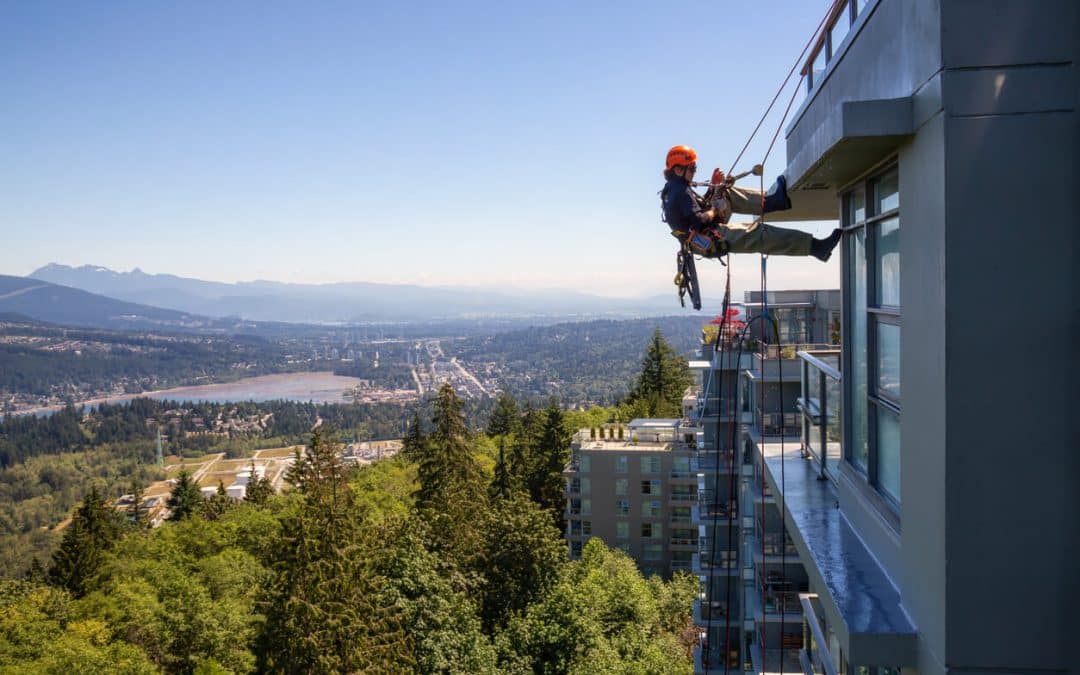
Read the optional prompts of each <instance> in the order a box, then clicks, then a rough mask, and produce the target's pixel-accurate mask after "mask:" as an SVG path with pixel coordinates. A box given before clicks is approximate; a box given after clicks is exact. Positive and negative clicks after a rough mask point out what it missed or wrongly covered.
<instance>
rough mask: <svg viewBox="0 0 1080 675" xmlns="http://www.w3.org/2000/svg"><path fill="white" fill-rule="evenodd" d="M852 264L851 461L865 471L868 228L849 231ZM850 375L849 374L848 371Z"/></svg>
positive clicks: (848, 299)
mask: <svg viewBox="0 0 1080 675" xmlns="http://www.w3.org/2000/svg"><path fill="white" fill-rule="evenodd" d="M848 247H849V248H848V254H849V256H850V258H849V259H850V261H851V264H850V266H849V269H850V276H849V278H848V289H849V291H850V292H849V293H848V294H847V302H848V303H850V304H849V305H848V311H849V312H850V316H851V338H850V340H849V341H848V349H850V350H851V374H850V377H851V379H850V382H851V384H850V385H849V386H850V387H851V461H852V463H854V464H855V466H857V467H859V468H860V469H862V470H863V471H866V470H867V467H868V458H869V453H868V445H867V438H866V436H867V421H866V415H867V403H866V394H867V391H866V384H867V382H866V230H864V229H859V230H855V231H854V232H851V233H850V234H849V235H848ZM844 378H845V379H847V378H848V374H847V373H845V374H844Z"/></svg>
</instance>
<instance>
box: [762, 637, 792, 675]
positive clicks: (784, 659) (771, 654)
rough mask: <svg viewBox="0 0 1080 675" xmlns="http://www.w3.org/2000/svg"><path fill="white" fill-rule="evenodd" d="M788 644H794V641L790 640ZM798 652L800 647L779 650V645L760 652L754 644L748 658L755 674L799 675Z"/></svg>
mask: <svg viewBox="0 0 1080 675" xmlns="http://www.w3.org/2000/svg"><path fill="white" fill-rule="evenodd" d="M800 642H801V638H800ZM790 644H794V640H791V641H790ZM800 652H801V647H798V648H796V647H785V648H780V647H779V645H777V647H770V648H769V649H765V650H762V649H761V646H760V645H758V644H756V643H755V644H753V645H751V647H750V658H751V660H752V661H753V664H754V672H757V673H763V672H764V673H801V672H803V669H802V662H801V661H800V660H799V654H800ZM763 658H764V661H763V660H762V659H763Z"/></svg>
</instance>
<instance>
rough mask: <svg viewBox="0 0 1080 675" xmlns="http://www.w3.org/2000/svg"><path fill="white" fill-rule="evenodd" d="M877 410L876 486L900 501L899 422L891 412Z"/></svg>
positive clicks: (881, 409) (880, 408)
mask: <svg viewBox="0 0 1080 675" xmlns="http://www.w3.org/2000/svg"><path fill="white" fill-rule="evenodd" d="M875 407H876V408H877V457H878V463H877V467H878V469H877V474H878V486H879V487H880V488H881V489H882V490H883V491H884V492H886V493H888V494H889V495H890V496H891V497H892V498H893V499H895V500H896V501H898V502H899V501H900V420H899V419H898V418H897V416H896V415H895V414H893V412H892V411H891V410H888V409H886V408H884V407H882V406H875Z"/></svg>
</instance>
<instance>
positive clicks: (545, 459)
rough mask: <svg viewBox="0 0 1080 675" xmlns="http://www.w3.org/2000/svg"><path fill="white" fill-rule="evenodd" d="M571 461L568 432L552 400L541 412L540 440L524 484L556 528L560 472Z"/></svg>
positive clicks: (559, 517) (560, 502)
mask: <svg viewBox="0 0 1080 675" xmlns="http://www.w3.org/2000/svg"><path fill="white" fill-rule="evenodd" d="M569 459H570V432H569V431H568V430H567V429H566V424H565V418H564V416H563V411H562V408H560V407H559V403H558V401H556V400H555V399H554V398H552V399H551V400H550V401H549V403H548V406H547V408H545V409H544V413H543V425H542V426H541V428H540V438H539V440H538V442H537V445H536V451H535V452H534V454H533V462H532V467H531V471H530V472H529V477H528V481H527V483H526V484H527V486H528V488H529V496H530V497H532V499H533V501H534V502H536V503H537V504H538V505H539V506H540V507H541V508H544V509H549V510H550V511H551V512H552V514H553V516H554V518H555V523H556V525H558V526H560V527H561V526H562V524H563V505H564V504H565V495H564V491H563V487H564V479H563V475H562V472H563V469H564V468H565V466H566V463H567V462H568V461H569Z"/></svg>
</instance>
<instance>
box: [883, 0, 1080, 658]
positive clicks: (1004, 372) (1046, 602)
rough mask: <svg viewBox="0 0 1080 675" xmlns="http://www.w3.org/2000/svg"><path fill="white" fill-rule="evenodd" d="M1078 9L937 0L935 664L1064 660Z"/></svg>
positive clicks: (1070, 527) (1068, 639) (1045, 1)
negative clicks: (940, 453)
mask: <svg viewBox="0 0 1080 675" xmlns="http://www.w3.org/2000/svg"><path fill="white" fill-rule="evenodd" d="M1078 20H1080V12H1078V3H1076V2H1075V1H1074V0H1040V1H1039V2H1030V1H1028V0H1010V1H1005V0H998V1H996V2H992V3H986V2H974V0H943V1H942V30H943V45H944V47H943V54H944V61H945V67H946V72H945V75H944V79H943V85H942V96H943V101H944V105H945V108H946V111H947V118H946V120H947V121H946V130H945V133H946V146H945V148H946V149H945V152H946V158H947V161H946V175H945V185H946V211H945V215H946V228H945V232H946V235H945V268H946V270H947V272H948V274H947V277H946V282H947V283H946V296H947V298H946V303H947V307H948V311H947V312H946V341H947V342H946V350H947V354H948V360H947V362H946V380H947V381H946V387H947V390H946V398H947V401H948V411H947V429H946V432H947V437H948V447H947V450H946V462H947V466H946V485H947V495H948V496H947V504H946V519H947V528H948V538H947V540H946V545H947V551H946V554H947V560H948V568H947V596H946V597H947V615H946V617H947V618H946V625H947V631H946V632H947V635H948V643H947V651H946V659H947V662H948V663H949V665H950V666H951V667H953V668H956V669H967V668H970V669H990V668H1003V669H1006V670H1010V671H1022V670H1029V669H1051V670H1057V669H1060V670H1066V669H1070V668H1073V667H1075V663H1076V660H1077V659H1076V652H1075V650H1070V649H1068V647H1070V646H1071V643H1072V642H1074V641H1075V631H1076V629H1077V621H1076V619H1072V618H1070V617H1074V616H1076V615H1077V613H1076V611H1075V610H1076V606H1075V605H1071V604H1070V602H1069V600H1070V598H1069V597H1068V595H1067V592H1066V591H1067V589H1068V588H1069V586H1070V585H1074V584H1075V579H1074V578H1075V576H1076V573H1077V570H1080V563H1078V561H1077V560H1076V559H1075V558H1070V557H1067V555H1066V549H1067V546H1066V545H1065V542H1066V541H1069V540H1070V535H1075V531H1076V513H1077V512H1078V508H1077V506H1076V499H1077V492H1076V487H1077V474H1076V473H1075V472H1068V471H1062V470H1061V467H1065V466H1069V465H1070V463H1071V462H1072V461H1073V460H1072V455H1074V454H1075V453H1076V448H1077V445H1078V443H1077V440H1076V433H1075V432H1076V430H1075V428H1074V426H1075V425H1072V424H1070V420H1071V418H1072V417H1073V416H1074V415H1075V405H1076V400H1075V395H1073V394H1071V393H1070V392H1071V391H1072V386H1071V384H1072V383H1071V382H1070V376H1069V366H1068V365H1067V364H1072V363H1074V360H1075V352H1076V350H1077V346H1078V344H1080V342H1078V341H1077V340H1076V317H1077V313H1076V311H1075V309H1076V306H1077V297H1076V296H1077V283H1076V276H1075V257H1074V256H1075V251H1076V248H1077V237H1078V228H1080V225H1078V222H1080V213H1078V211H1077V207H1076V203H1075V200H1076V196H1077V187H1078V185H1080V175H1078V173H1077V167H1076V163H1077V162H1076V154H1075V148H1076V145H1077V124H1078V122H1077V113H1076V96H1077V94H1076V92H1077V91H1078V90H1080V79H1078V78H1077V70H1076V63H1075V61H1073V59H1074V54H1075V51H1076V44H1077V41H1080V30H1078V27H1077V22H1078ZM989 36H993V38H994V39H987V38H988V37H989ZM906 264H907V261H906V260H905V265H906ZM905 274H906V270H905ZM1022 304H1026V305H1027V306H1028V307H1029V308H1030V309H1031V310H1032V314H1031V316H1030V317H1029V318H1030V321H1031V328H1030V329H1027V330H1015V329H1013V328H1011V327H1007V326H1009V322H1008V321H1006V320H1003V318H1002V317H1001V315H1002V312H1008V311H1009V308H1012V307H1017V306H1020V305H1022ZM1070 308H1071V309H1072V311H1070ZM905 309H906V308H905ZM906 318H907V315H906V313H905V320H906ZM1000 334H1004V335H1005V336H1007V337H1005V338H1004V340H1003V341H1006V342H1007V343H1008V348H1007V349H1002V347H1001V345H1000V344H999V340H998V339H995V336H996V335H1000ZM906 337H907V333H905V339H906ZM1011 355H1023V360H1024V363H1023V366H1022V367H1018V366H1017V365H1016V364H1015V359H1014V357H1013V356H1011ZM987 363H994V364H999V366H1000V367H998V368H993V369H988V368H986V364H987ZM905 375H906V371H905ZM905 387H906V382H905ZM905 412H906V409H905ZM906 432H907V427H906V426H905V427H904V433H906ZM1070 432H1071V433H1070ZM907 449H908V445H907V443H906V442H905V451H907ZM905 517H906V513H905Z"/></svg>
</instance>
